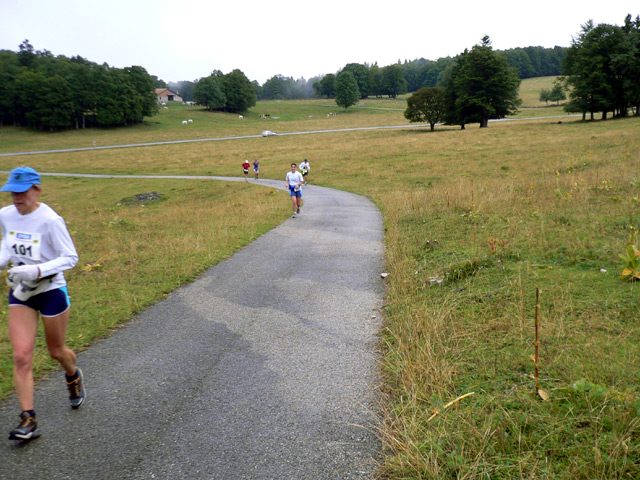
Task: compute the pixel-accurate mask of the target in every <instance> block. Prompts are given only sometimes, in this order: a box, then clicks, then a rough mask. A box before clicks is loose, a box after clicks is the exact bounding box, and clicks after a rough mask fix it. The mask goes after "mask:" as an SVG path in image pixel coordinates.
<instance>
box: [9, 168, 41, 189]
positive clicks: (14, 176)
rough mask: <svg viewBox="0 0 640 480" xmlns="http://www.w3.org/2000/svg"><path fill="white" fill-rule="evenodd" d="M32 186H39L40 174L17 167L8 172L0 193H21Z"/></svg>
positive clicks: (29, 169)
mask: <svg viewBox="0 0 640 480" xmlns="http://www.w3.org/2000/svg"><path fill="white" fill-rule="evenodd" d="M34 185H40V174H39V173H38V172H36V171H35V170H34V169H33V168H31V167H18V168H14V169H13V170H11V172H9V180H7V183H6V184H5V185H4V187H2V188H0V192H15V193H22V192H26V191H27V190H29V189H30V188H31V187H33V186H34Z"/></svg>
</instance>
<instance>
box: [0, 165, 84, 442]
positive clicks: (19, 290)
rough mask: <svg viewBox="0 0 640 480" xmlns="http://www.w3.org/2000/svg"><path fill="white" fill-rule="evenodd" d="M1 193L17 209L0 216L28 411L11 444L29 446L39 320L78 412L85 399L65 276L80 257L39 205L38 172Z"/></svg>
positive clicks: (0, 253) (33, 432) (19, 377)
mask: <svg viewBox="0 0 640 480" xmlns="http://www.w3.org/2000/svg"><path fill="white" fill-rule="evenodd" d="M0 191H3V192H11V198H12V200H13V205H10V206H7V207H4V208H2V209H1V210H0V229H1V230H2V244H1V246H0V269H3V268H5V267H7V266H8V265H9V264H11V268H10V269H9V272H8V278H9V284H10V286H11V290H10V291H9V337H10V338H11V344H12V346H13V361H14V368H13V381H14V385H15V388H16V393H17V395H18V401H19V402H20V407H21V408H22V413H21V414H20V424H19V425H18V426H17V427H16V428H15V429H13V430H12V431H11V433H10V434H9V439H10V440H28V439H30V438H34V437H37V436H38V435H39V433H38V432H37V421H36V414H35V411H34V398H33V392H34V382H33V372H32V360H33V351H34V349H35V343H36V334H37V330H38V320H39V316H40V317H42V323H43V324H44V330H45V338H46V342H47V348H48V349H49V354H50V355H51V357H52V358H55V359H56V360H57V361H58V362H59V363H60V365H62V367H63V368H64V370H65V373H66V379H67V388H68V390H69V400H70V402H71V408H73V409H76V408H78V407H79V406H80V405H82V403H83V402H84V399H85V389H84V382H83V377H82V371H81V370H80V369H79V368H77V366H76V355H75V353H74V352H73V351H72V350H70V349H69V348H68V347H67V346H66V343H65V337H66V332H67V323H68V321H69V307H70V301H69V295H68V293H67V282H66V280H65V278H64V273H63V271H64V270H68V269H70V268H73V267H74V266H75V265H76V263H77V262H78V254H77V252H76V249H75V247H74V245H73V241H72V240H71V236H70V235H69V231H68V230H67V226H66V224H65V222H64V220H63V219H62V217H60V216H59V215H58V214H57V213H56V212H55V211H54V210H53V209H52V208H51V207H49V206H48V205H46V204H44V203H41V202H39V201H38V197H39V195H40V193H41V192H42V188H41V187H40V175H39V174H38V172H36V171H35V170H34V169H33V168H30V167H19V168H16V169H14V170H12V171H11V173H10V174H9V180H8V181H7V183H6V185H4V186H3V187H2V188H1V189H0Z"/></svg>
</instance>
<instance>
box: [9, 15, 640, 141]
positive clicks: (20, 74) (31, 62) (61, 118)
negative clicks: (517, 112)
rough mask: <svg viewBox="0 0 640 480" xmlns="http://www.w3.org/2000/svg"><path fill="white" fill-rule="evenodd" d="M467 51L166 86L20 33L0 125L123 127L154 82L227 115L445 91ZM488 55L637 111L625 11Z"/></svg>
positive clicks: (610, 108)
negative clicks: (268, 105) (41, 45)
mask: <svg viewBox="0 0 640 480" xmlns="http://www.w3.org/2000/svg"><path fill="white" fill-rule="evenodd" d="M487 40H488V37H487ZM484 47H489V45H484ZM485 50H486V49H485ZM485 50H483V52H484V51H485ZM467 53H469V52H468V51H465V52H464V53H463V54H460V55H457V56H456V57H446V58H440V59H438V60H434V61H431V60H425V59H418V60H413V61H406V60H405V61H404V63H401V62H398V63H396V64H392V65H388V66H385V67H379V66H378V65H377V63H374V64H373V65H369V64H359V63H350V64H347V65H346V66H345V67H343V68H342V69H341V70H339V71H338V72H336V73H327V74H325V75H320V76H318V77H314V78H312V79H309V80H305V79H298V80H295V79H293V78H291V77H284V76H282V75H275V76H273V77H271V78H270V79H268V80H267V81H266V82H265V83H264V84H263V85H260V84H259V83H258V82H256V81H250V80H249V79H248V78H247V77H246V76H245V75H244V74H243V73H242V72H241V71H240V70H233V71H232V72H230V73H228V74H223V73H222V72H220V71H217V70H214V71H213V72H212V73H211V75H209V76H207V77H203V78H200V79H197V80H194V81H193V82H191V81H184V80H183V81H180V82H176V83H169V84H167V83H165V82H164V81H163V80H162V79H159V78H158V77H156V76H153V75H149V73H148V72H147V71H146V70H145V69H144V68H143V67H140V66H132V67H125V68H114V67H110V66H109V65H107V64H106V63H105V64H102V65H99V64H97V63H94V62H91V61H89V60H86V59H84V58H82V57H79V56H76V57H71V58H68V57H65V56H57V57H56V56H54V55H53V54H52V53H51V52H49V51H47V50H44V51H35V50H34V48H33V47H32V46H31V45H30V44H29V43H28V40H25V41H24V42H23V43H22V44H21V45H20V46H19V51H18V52H13V51H9V50H0V82H1V84H2V85H3V87H4V92H3V93H4V95H2V96H0V125H16V126H27V127H31V128H34V129H40V130H52V131H54V130H60V129H70V128H86V127H94V126H97V127H111V126H126V125H131V124H134V123H139V122H142V121H143V119H144V117H148V116H152V115H155V114H156V113H157V111H158V101H157V96H156V95H155V88H160V87H168V88H171V89H172V90H174V92H176V93H178V94H180V95H181V96H182V97H183V98H184V99H185V100H189V101H195V102H197V103H199V104H200V105H203V106H205V108H207V109H209V110H221V111H229V112H244V111H246V110H248V109H249V108H251V107H252V106H254V105H255V103H256V101H257V100H284V99H301V98H335V99H336V103H338V105H340V106H342V107H344V108H348V106H350V105H353V104H354V103H353V101H354V100H353V98H354V96H357V98H368V97H372V96H375V97H382V96H385V95H386V96H389V97H391V98H395V97H396V96H398V95H401V94H404V93H411V92H419V91H421V90H423V89H425V88H434V87H440V88H444V89H446V90H447V91H448V92H449V95H450V94H451V91H452V90H451V88H452V85H453V83H452V80H451V79H452V78H453V77H454V76H455V73H456V72H457V70H459V69H460V67H461V63H462V60H463V59H464V58H465V55H467ZM476 53H477V52H476ZM494 56H496V58H497V57H499V58H500V59H501V60H500V62H501V65H502V66H504V68H507V67H508V69H509V75H508V77H509V80H508V82H507V83H508V84H509V85H512V83H513V82H512V79H513V78H516V79H518V83H519V79H523V78H529V77H536V76H552V75H556V76H561V81H562V84H563V87H564V88H565V89H566V91H568V93H569V98H570V101H569V102H568V104H567V106H566V108H567V110H568V111H570V112H582V113H583V115H586V114H587V113H591V115H593V113H594V112H603V113H604V115H603V116H604V117H605V118H606V116H607V114H608V113H609V112H612V113H613V114H614V115H617V116H625V115H627V111H628V110H629V108H634V109H635V112H636V114H637V113H638V110H639V109H640V18H639V17H636V19H635V20H633V19H632V18H631V15H628V16H627V18H626V19H625V23H624V24H623V26H616V25H608V24H600V25H597V26H595V25H594V24H593V22H591V21H589V22H588V23H587V24H585V25H584V26H583V29H582V31H581V32H580V33H579V34H578V36H577V38H574V40H573V42H572V45H571V47H569V48H565V47H554V48H543V47H526V48H514V49H510V50H502V51H493V50H492V49H491V58H494ZM470 58H473V56H471V57H470ZM502 66H501V67H500V69H502ZM500 69H499V70H498V71H501V70H500ZM487 81H489V80H487ZM458 86H459V87H460V85H458ZM516 88H517V87H516ZM459 103H460V101H459V99H458V100H456V99H453V100H452V99H451V98H449V106H450V107H451V106H452V105H456V104H459ZM514 108H515V105H513V104H511V103H510V105H509V106H506V107H504V108H498V109H497V110H496V111H492V110H491V108H490V109H489V111H488V113H486V112H482V113H481V114H479V116H478V114H477V112H476V114H474V115H471V116H469V115H466V114H464V111H463V110H464V109H463V110H462V111H459V112H458V114H462V117H461V118H458V121H455V122H454V123H461V124H462V125H464V123H465V122H467V123H468V122H469V121H471V120H470V119H474V121H475V120H479V121H480V122H481V124H483V123H485V124H486V119H487V118H499V114H498V113H497V112H500V114H502V115H504V114H505V112H511V111H513V109H514ZM448 114H451V111H449V112H448ZM487 115H488V117H487ZM449 120H450V121H453V120H455V119H452V118H449ZM460 120H464V121H462V122H460Z"/></svg>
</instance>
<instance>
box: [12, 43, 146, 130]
mask: <svg viewBox="0 0 640 480" xmlns="http://www.w3.org/2000/svg"><path fill="white" fill-rule="evenodd" d="M0 85H2V87H3V92H2V95H0V125H15V126H24V127H31V128H34V129H37V130H50V131H55V130H61V129H70V128H86V127H112V126H126V125H131V124H134V123H139V122H142V120H143V118H144V117H149V116H152V115H155V113H157V108H158V102H157V97H156V95H155V90H154V86H153V79H152V78H151V76H150V75H149V74H148V73H147V71H146V70H145V69H144V68H142V67H138V66H133V67H126V68H113V67H110V66H109V65H107V64H103V65H98V64H97V63H94V62H90V61H88V60H86V59H84V58H82V57H79V56H78V57H72V58H68V57H65V56H57V57H56V56H54V55H53V54H52V53H51V52H49V51H47V50H44V51H35V50H34V48H33V46H32V45H30V44H29V42H28V41H27V40H25V41H24V42H23V43H22V44H21V45H20V47H19V51H18V52H13V51H10V50H0Z"/></svg>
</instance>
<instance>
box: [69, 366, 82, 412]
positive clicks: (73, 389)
mask: <svg viewBox="0 0 640 480" xmlns="http://www.w3.org/2000/svg"><path fill="white" fill-rule="evenodd" d="M77 372H78V376H77V378H76V379H75V380H71V381H68V380H67V388H68V389H69V401H70V402H71V408H73V409H74V410H75V409H76V408H78V407H80V405H82V404H83V403H84V398H85V393H86V392H85V389H84V377H83V376H82V370H80V369H79V368H78V369H77Z"/></svg>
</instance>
